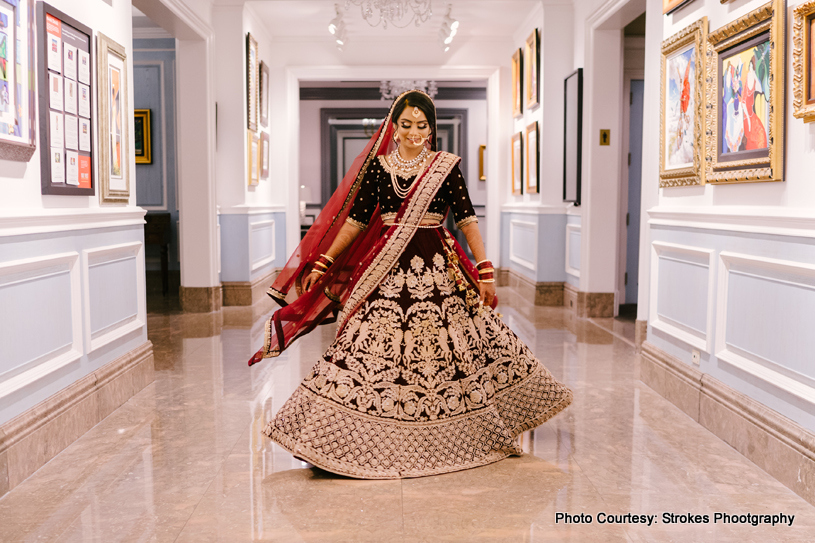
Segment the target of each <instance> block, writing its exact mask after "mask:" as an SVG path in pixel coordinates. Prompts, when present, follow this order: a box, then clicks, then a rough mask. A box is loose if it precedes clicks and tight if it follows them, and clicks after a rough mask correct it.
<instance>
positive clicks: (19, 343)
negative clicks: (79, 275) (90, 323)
mask: <svg viewBox="0 0 815 543" xmlns="http://www.w3.org/2000/svg"><path fill="white" fill-rule="evenodd" d="M6 279H11V281H8V282H6V281H4V280H3V278H0V308H2V310H1V311H0V374H3V373H5V372H7V371H11V370H13V369H14V368H18V367H20V366H23V365H25V364H26V363H28V362H30V361H32V360H35V359H37V358H39V357H41V356H43V355H46V354H48V353H51V352H53V351H56V350H58V349H61V348H63V347H66V346H70V344H71V343H72V341H73V325H72V322H71V279H70V274H69V271H68V270H67V269H66V270H62V271H56V272H53V273H51V274H49V275H45V276H41V277H34V278H31V279H20V278H17V279H16V280H15V278H13V277H9V278H6Z"/></svg>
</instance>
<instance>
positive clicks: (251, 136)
mask: <svg viewBox="0 0 815 543" xmlns="http://www.w3.org/2000/svg"><path fill="white" fill-rule="evenodd" d="M259 141H260V138H258V135H257V133H255V131H254V130H247V131H246V143H247V147H246V154H247V170H246V175H247V179H248V183H249V186H250V187H254V186H257V185H258V183H259V182H260V176H259V174H260V168H259V162H260V153H259V152H258V148H259V145H258V142H259Z"/></svg>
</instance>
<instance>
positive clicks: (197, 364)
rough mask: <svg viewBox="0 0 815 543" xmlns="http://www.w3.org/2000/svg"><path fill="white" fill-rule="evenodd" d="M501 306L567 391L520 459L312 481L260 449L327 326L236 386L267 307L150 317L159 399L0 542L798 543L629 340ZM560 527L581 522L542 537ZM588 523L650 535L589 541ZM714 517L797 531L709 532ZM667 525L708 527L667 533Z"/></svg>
mask: <svg viewBox="0 0 815 543" xmlns="http://www.w3.org/2000/svg"><path fill="white" fill-rule="evenodd" d="M499 297H500V298H501V301H502V305H501V306H499V311H501V312H502V313H503V315H504V319H505V321H506V322H508V323H509V324H510V326H511V327H512V328H513V330H515V331H516V332H517V333H518V335H519V336H520V337H521V339H523V340H524V341H525V342H526V343H527V344H528V345H529V346H530V347H532V348H533V350H534V351H535V353H536V354H537V355H538V357H539V358H540V359H541V360H542V362H543V363H544V364H545V365H546V366H547V367H548V368H549V369H550V370H551V371H552V372H553V373H554V375H555V376H556V377H557V378H558V379H560V380H563V381H564V382H565V383H566V384H568V385H569V386H570V387H571V388H572V390H573V391H574V403H573V404H572V406H571V407H569V408H568V409H567V410H566V411H565V412H564V413H562V414H561V415H559V416H557V417H556V418H555V419H553V420H552V421H550V422H549V423H547V424H545V425H543V426H542V427H540V428H538V429H537V430H535V431H533V432H528V433H527V434H524V436H523V447H524V450H525V451H527V452H528V453H529V454H526V455H524V456H523V457H520V458H510V459H508V460H505V461H502V462H499V463H497V464H492V465H489V466H486V467H482V468H477V469H473V470H468V471H464V472H458V473H453V474H448V475H441V476H436V477H427V478H421V479H406V480H402V481H360V480H353V479H347V478H343V477H337V476H334V475H332V474H330V473H326V472H322V471H319V470H314V469H309V468H308V467H307V466H306V465H304V464H303V463H301V462H299V461H297V460H295V459H294V458H293V457H292V456H291V455H290V454H288V453H286V452H285V451H283V450H282V449H280V448H279V447H277V446H276V445H275V446H272V445H271V444H270V442H269V441H268V440H266V439H265V438H263V437H262V436H261V434H260V430H261V429H262V428H263V426H264V424H265V421H266V420H267V419H268V418H269V417H270V416H271V415H272V414H273V413H274V412H275V411H276V410H277V409H279V408H280V406H281V405H282V403H283V402H284V401H285V400H286V398H287V397H288V396H289V395H290V394H291V392H292V391H293V390H294V388H295V387H296V386H297V384H298V382H299V381H300V379H301V378H302V377H303V376H305V375H306V373H307V372H308V371H309V369H310V367H311V365H312V363H313V362H314V361H315V360H316V358H317V357H318V356H319V354H320V353H321V352H322V351H323V350H324V349H325V347H326V346H327V345H328V344H329V342H330V340H331V337H332V330H331V327H328V326H327V327H323V328H321V329H318V330H317V331H315V332H314V333H312V334H311V335H310V336H308V337H307V338H305V339H301V340H300V341H299V342H298V343H296V344H295V346H294V347H293V348H291V349H290V350H289V351H287V352H286V353H285V354H284V355H283V356H281V357H280V358H278V359H273V360H271V361H265V362H264V363H262V364H260V365H258V366H255V367H254V368H252V369H251V370H250V369H248V368H247V367H246V365H245V360H246V359H248V357H249V356H250V353H252V352H254V349H255V348H256V347H257V344H258V343H259V341H260V336H259V334H260V333H262V328H261V324H262V320H263V319H264V317H265V316H266V315H265V314H266V313H267V312H269V311H271V310H272V309H273V306H272V304H271V302H263V303H261V304H258V305H256V306H255V307H242V308H241V307H227V308H224V309H223V310H222V311H221V312H215V313H210V314H189V313H188V314H184V313H181V312H179V311H177V310H176V309H174V308H172V307H162V305H161V304H160V303H159V304H154V303H153V302H154V300H152V299H148V302H149V307H150V308H151V312H150V313H148V323H147V324H148V331H149V332H148V333H149V338H150V340H151V341H152V342H153V345H154V350H155V351H154V352H155V363H156V380H155V382H154V383H152V384H151V385H149V386H148V387H147V388H145V389H144V390H142V391H141V392H139V393H138V394H136V395H135V396H134V397H133V398H132V399H130V401H128V402H127V403H126V404H124V405H123V406H122V407H121V408H119V409H118V410H116V411H115V412H114V413H113V414H111V415H110V416H109V417H107V418H106V419H105V420H103V421H102V423H100V424H98V425H97V426H95V427H94V428H93V429H92V430H91V431H89V432H88V433H87V434H85V435H84V436H83V437H81V438H80V439H79V440H77V441H76V442H75V443H73V444H72V445H71V446H69V447H68V448H67V449H65V450H64V451H63V452H62V453H60V454H59V455H58V456H57V457H56V458H54V459H53V460H52V461H51V462H49V463H48V464H47V465H46V466H44V467H43V468H42V469H40V470H39V471H37V472H36V473H35V474H34V475H33V476H31V477H30V478H29V479H28V480H26V481H25V482H23V483H22V484H20V485H19V486H17V487H16V488H14V489H13V490H12V491H11V492H9V493H8V494H7V495H5V496H4V497H3V498H0V519H2V521H1V522H0V526H1V527H0V541H3V542H22V541H100V542H112V541H178V542H182V541H185V542H186V541H189V542H208V541H226V542H237V541H280V542H287V543H288V542H295V541H309V542H329V541H342V542H348V541H371V542H386V541H405V542H419V541H427V542H435V541H462V542H474V541H484V542H498V541H507V542H515V541H528V542H539V541H577V542H587V541H592V542H614V541H630V542H634V541H637V542H639V541H682V542H686V541H717V542H719V541H738V542H740V543H746V542H750V541H802V542H803V541H811V540H812V534H813V533H815V508H813V507H812V506H811V505H809V504H808V503H806V502H805V501H804V500H803V499H802V498H800V497H799V496H797V495H795V494H794V493H793V492H792V491H791V490H789V489H788V488H786V487H785V486H783V485H782V484H781V483H780V482H778V481H777V480H775V479H774V478H772V477H770V476H769V475H767V474H766V473H765V472H763V471H762V470H761V469H759V468H758V467H756V466H755V464H753V463H752V462H750V461H748V460H747V459H745V458H744V457H743V456H742V455H740V454H739V453H738V452H736V451H735V450H734V449H732V448H731V447H730V446H728V445H726V444H725V443H724V442H722V441H721V440H719V439H718V438H717V437H715V436H713V435H712V434H711V433H709V432H708V431H707V430H705V429H704V428H703V427H702V426H700V425H699V424H697V423H695V422H694V421H693V420H691V419H690V418H689V417H688V416H686V415H685V414H684V413H682V412H681V411H680V410H679V409H678V408H677V407H675V406H674V405H673V404H671V403H669V402H668V401H667V400H665V399H664V398H662V397H661V396H659V395H658V394H656V393H655V392H653V391H652V390H651V389H650V388H648V387H647V386H645V385H644V384H643V383H642V382H641V381H640V380H639V378H638V355H637V354H636V352H635V349H634V348H633V346H632V344H631V343H630V342H629V340H628V339H627V338H625V337H623V336H615V335H612V333H609V331H608V330H607V329H606V328H604V327H608V328H613V329H615V330H619V331H621V332H622V333H623V334H626V335H627V334H628V333H629V332H631V330H630V328H631V327H630V326H612V322H611V321H610V320H609V321H606V322H593V321H589V320H580V319H575V318H574V317H572V316H571V315H570V313H569V312H568V311H567V310H565V309H563V308H551V307H540V306H534V305H532V304H531V303H530V302H529V301H528V300H525V299H523V298H522V297H520V296H518V295H516V294H515V293H514V292H513V291H512V290H510V289H508V288H501V289H499ZM618 333H619V332H618ZM269 398H271V399H269ZM556 512H565V513H570V514H572V515H579V514H581V513H585V514H589V515H592V516H593V518H594V521H593V523H592V524H587V525H578V524H571V525H567V524H564V523H563V522H560V523H558V524H556V523H555V514H556ZM600 512H605V513H609V514H615V515H624V514H626V513H629V512H630V513H632V514H635V515H657V520H656V522H655V523H654V524H653V525H652V526H650V527H649V526H647V525H646V526H643V525H641V524H628V525H609V524H600V523H599V521H598V516H597V514H598V513H600ZM716 512H726V513H729V514H737V515H742V514H754V515H762V514H770V515H772V514H780V513H784V514H786V515H788V516H791V515H794V516H795V518H794V523H793V525H792V527H788V526H786V525H785V524H782V525H777V526H775V527H773V526H766V525H761V526H758V527H753V526H750V525H745V524H723V523H721V522H719V523H715V524H714V523H713V514H714V513H716ZM663 513H675V514H677V515H679V514H688V513H693V514H700V515H705V514H707V515H710V523H708V524H673V525H669V524H665V523H664V522H663V520H664V519H663Z"/></svg>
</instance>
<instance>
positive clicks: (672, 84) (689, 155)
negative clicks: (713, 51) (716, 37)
mask: <svg viewBox="0 0 815 543" xmlns="http://www.w3.org/2000/svg"><path fill="white" fill-rule="evenodd" d="M707 25H708V22H707V17H702V18H701V19H699V20H698V21H696V22H694V23H693V24H691V25H689V26H687V27H685V28H684V29H682V30H680V31H679V32H677V33H676V34H674V35H673V36H671V37H670V38H668V39H666V40H665V41H663V42H662V54H661V59H662V62H661V71H660V74H661V75H660V80H661V83H660V85H661V87H660V89H661V90H660V113H659V126H660V139H659V186H660V188H664V187H681V186H691V185H703V184H704V183H705V168H704V166H703V164H704V153H705V145H704V144H705V127H704V111H705V99H704V98H705V75H704V74H705V51H706V47H707Z"/></svg>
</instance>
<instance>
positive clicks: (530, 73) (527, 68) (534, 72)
mask: <svg viewBox="0 0 815 543" xmlns="http://www.w3.org/2000/svg"><path fill="white" fill-rule="evenodd" d="M524 58H525V59H526V62H525V63H524V81H525V83H526V84H525V85H524V102H525V105H526V109H530V108H533V107H536V106H538V105H540V64H541V57H540V33H539V32H538V29H537V28H536V29H535V30H533V31H532V34H530V36H529V37H528V38H526V45H525V46H524Z"/></svg>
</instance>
